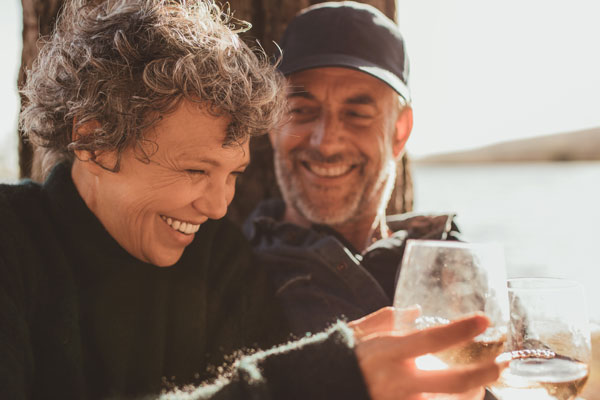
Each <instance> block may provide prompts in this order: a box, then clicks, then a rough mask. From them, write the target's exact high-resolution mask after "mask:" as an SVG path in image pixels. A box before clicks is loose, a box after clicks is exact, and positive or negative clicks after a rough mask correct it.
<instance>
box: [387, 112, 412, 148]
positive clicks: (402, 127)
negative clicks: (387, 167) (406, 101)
mask: <svg viewBox="0 0 600 400" xmlns="http://www.w3.org/2000/svg"><path fill="white" fill-rule="evenodd" d="M412 127H413V110H412V108H411V107H410V106H408V105H406V106H404V107H402V110H400V112H399V113H398V118H397V119H396V124H395V129H396V131H395V133H394V139H393V144H392V150H393V152H394V157H395V158H396V159H399V158H400V157H401V156H402V153H403V151H404V146H405V145H406V141H407V140H408V137H409V136H410V132H411V131H412Z"/></svg>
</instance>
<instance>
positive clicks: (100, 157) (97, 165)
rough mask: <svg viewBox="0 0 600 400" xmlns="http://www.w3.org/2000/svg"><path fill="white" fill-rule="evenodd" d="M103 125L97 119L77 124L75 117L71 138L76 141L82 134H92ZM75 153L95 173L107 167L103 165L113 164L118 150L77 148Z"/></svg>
mask: <svg viewBox="0 0 600 400" xmlns="http://www.w3.org/2000/svg"><path fill="white" fill-rule="evenodd" d="M101 126H102V125H101V124H100V122H99V121H98V120H95V119H94V120H91V121H87V122H84V123H83V124H80V125H79V126H77V118H75V119H73V129H72V133H71V138H72V140H73V141H76V140H78V139H79V138H81V137H82V136H85V135H89V134H92V133H93V132H94V131H95V130H96V129H98V128H100V127H101ZM73 153H75V157H76V158H77V160H79V161H83V165H84V166H85V168H86V169H88V170H89V171H90V172H92V173H94V174H95V175H96V174H97V173H98V172H100V171H101V170H104V169H105V168H104V167H103V166H105V165H108V166H113V165H115V162H116V152H109V151H90V150H83V149H75V150H74V151H73ZM89 161H91V162H89Z"/></svg>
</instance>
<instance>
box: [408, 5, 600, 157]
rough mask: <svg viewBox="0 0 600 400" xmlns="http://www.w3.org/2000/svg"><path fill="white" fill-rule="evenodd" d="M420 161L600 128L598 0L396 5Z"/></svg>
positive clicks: (413, 147)
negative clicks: (422, 157) (435, 155)
mask: <svg viewBox="0 0 600 400" xmlns="http://www.w3.org/2000/svg"><path fill="white" fill-rule="evenodd" d="M397 9H398V22H399V25H400V30H401V31H402V32H403V35H404V37H405V40H406V43H407V50H408V54H409V58H410V60H411V81H410V84H411V89H412V95H413V109H414V114H415V125H414V129H413V132H412V137H411V138H410V140H409V143H408V151H409V152H410V153H413V154H414V155H424V154H430V153H439V152H446V151H452V150H459V149H465V148H472V147H479V146H483V145H487V144H490V143H495V142H500V141H505V140H513V139H519V138H525V137H530V136H536V135H543V134H552V133H561V132H568V131H573V130H579V129H586V128H592V127H600V23H599V22H598V16H600V1H598V0H569V1H566V0H503V1H491V0H398V1H397Z"/></svg>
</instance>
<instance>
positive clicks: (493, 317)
mask: <svg viewBox="0 0 600 400" xmlns="http://www.w3.org/2000/svg"><path fill="white" fill-rule="evenodd" d="M411 305H418V306H420V308H421V315H420V316H419V317H418V318H417V319H416V320H415V321H414V322H413V323H412V324H406V322H402V323H400V322H398V324H397V326H396V329H397V330H400V331H407V330H414V329H425V328H428V327H431V326H436V325H444V324H447V323H449V322H450V321H452V320H455V319H458V318H460V317H464V316H466V315H469V314H473V313H476V312H482V313H484V314H485V315H486V316H487V317H488V318H489V319H490V322H491V324H490V326H489V327H488V329H487V330H486V331H485V332H484V333H482V334H481V335H479V336H477V337H476V338H475V339H474V340H473V341H472V342H469V343H467V344H463V345H459V346H455V347H452V348H449V349H447V350H444V351H442V352H439V353H436V354H435V355H434V356H435V359H434V358H432V357H431V356H426V357H424V358H423V359H424V360H426V361H427V362H428V363H429V364H430V365H433V366H434V367H428V366H427V365H424V363H423V362H422V361H423V360H419V359H417V366H418V367H419V368H424V369H427V368H431V369H438V368H440V367H441V368H443V367H445V366H448V365H463V364H470V363H476V362H480V361H484V360H489V359H493V358H495V357H496V356H498V355H499V354H500V353H502V351H503V346H504V342H505V340H506V327H507V323H508V314H509V313H508V296H507V290H506V268H505V264H504V251H503V248H502V246H500V245H499V244H495V243H485V244H483V243H480V244H477V243H463V242H451V241H433V240H409V241H408V242H407V245H406V250H405V252H404V257H403V259H402V265H401V269H400V277H399V279H398V283H397V285H396V293H395V296H394V307H396V308H398V309H402V308H406V307H408V306H411ZM399 324H400V325H399ZM439 360H441V361H442V363H439ZM419 361H421V362H419ZM436 363H437V365H438V366H437V367H435V365H436Z"/></svg>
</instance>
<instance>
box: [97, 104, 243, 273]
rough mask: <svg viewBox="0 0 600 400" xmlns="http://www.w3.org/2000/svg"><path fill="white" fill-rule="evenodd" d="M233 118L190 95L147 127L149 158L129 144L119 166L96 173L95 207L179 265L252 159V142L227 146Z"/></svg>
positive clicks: (148, 250)
mask: <svg viewBox="0 0 600 400" xmlns="http://www.w3.org/2000/svg"><path fill="white" fill-rule="evenodd" d="M227 124H228V119H227V118H225V117H218V118H217V117H213V116H210V115H209V114H207V113H206V112H204V111H203V110H202V109H201V108H199V105H198V104H192V103H189V102H185V101H184V102H182V103H181V104H180V105H179V107H178V108H177V109H176V111H175V112H173V113H171V114H168V115H164V116H163V118H162V120H161V121H159V122H158V123H157V124H155V125H154V126H153V127H152V128H150V129H149V130H148V131H147V132H146V134H145V137H146V138H147V139H148V142H147V143H146V144H145V145H144V149H145V151H146V152H154V151H155V152H154V153H153V154H152V153H150V154H151V156H150V162H149V163H145V162H144V161H142V160H141V157H140V153H139V152H140V150H139V149H137V150H136V149H133V148H130V149H128V150H126V151H125V152H124V153H123V154H122V158H121V169H120V170H119V172H117V173H112V172H109V171H105V170H99V171H98V172H97V173H96V176H95V182H94V185H95V189H96V199H95V201H94V203H93V204H92V205H91V207H90V208H91V209H92V211H93V212H94V213H95V214H96V216H97V217H98V218H99V219H100V221H101V222H102V224H103V225H104V227H105V228H106V229H107V230H108V232H109V233H110V234H111V236H112V237H113V238H114V239H115V240H116V241H117V242H118V243H119V244H120V245H121V246H122V247H123V248H124V249H125V250H127V251H128V252H129V253H130V254H132V255H133V256H135V257H136V258H138V259H140V260H142V261H145V262H148V263H151V264H154V265H158V266H169V265H172V264H174V263H175V262H177V260H179V258H180V257H181V255H182V254H183V250H184V249H185V247H186V246H187V245H189V244H190V243H191V242H192V240H193V239H194V234H195V232H196V231H197V230H198V228H199V226H200V225H201V224H202V223H204V222H205V221H206V220H207V219H208V218H211V219H218V218H221V217H223V216H224V215H225V213H226V211H227V206H228V205H229V203H230V202H231V200H232V198H233V194H234V190H235V180H236V177H237V176H238V175H239V174H241V173H242V172H243V170H244V169H245V168H246V165H247V164H248V161H249V150H248V144H247V143H246V144H244V145H236V144H233V145H231V146H228V147H223V140H224V138H225V129H226V127H227Z"/></svg>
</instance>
